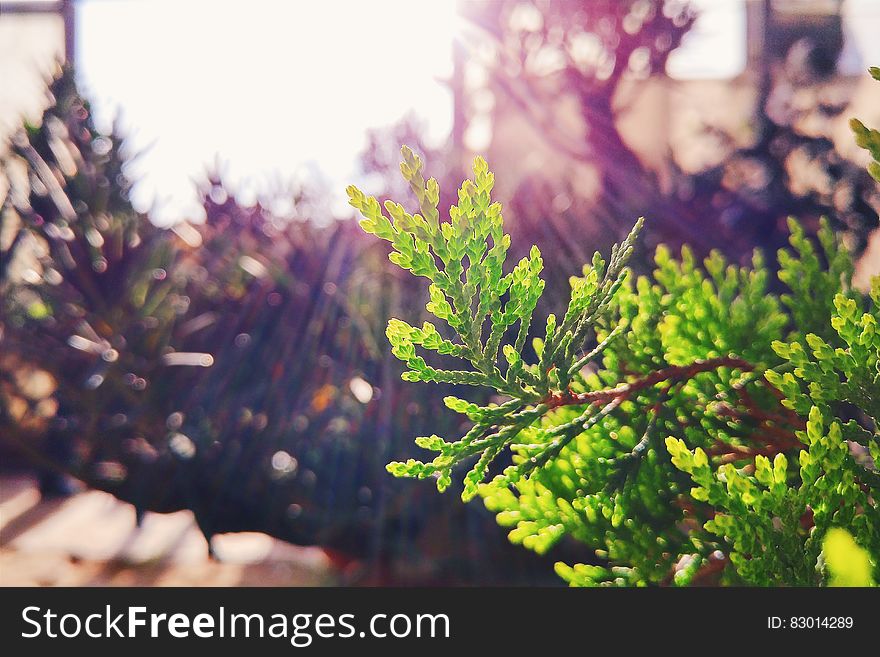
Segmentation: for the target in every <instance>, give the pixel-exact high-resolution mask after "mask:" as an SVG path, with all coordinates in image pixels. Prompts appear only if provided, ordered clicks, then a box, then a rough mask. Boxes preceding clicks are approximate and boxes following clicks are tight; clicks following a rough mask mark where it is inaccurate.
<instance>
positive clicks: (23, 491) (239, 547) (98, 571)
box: [0, 475, 335, 586]
mask: <svg viewBox="0 0 880 657" xmlns="http://www.w3.org/2000/svg"><path fill="white" fill-rule="evenodd" d="M214 548H215V551H216V552H217V555H218V557H219V561H212V560H210V559H209V558H208V555H207V546H206V544H205V539H204V538H203V537H202V535H201V533H200V532H199V530H198V528H197V527H196V525H195V521H194V520H193V517H192V514H191V513H190V512H189V511H180V512H178V513H172V514H156V513H148V514H147V515H146V517H145V518H144V522H143V524H142V526H141V527H140V528H138V527H137V526H136V525H135V515H134V509H133V507H131V505H129V504H126V503H124V502H120V501H118V500H117V499H115V498H114V497H113V496H112V495H109V494H107V493H103V492H99V491H86V492H82V493H78V494H76V495H73V496H72V497H69V498H66V499H58V500H47V501H41V500H40V495H39V493H38V492H37V488H36V482H35V481H34V480H33V479H31V478H30V477H27V476H23V475H2V476H0V586H320V585H327V584H333V583H334V579H335V578H334V576H333V575H334V570H333V569H332V567H331V564H330V561H329V559H328V558H327V557H326V555H325V554H324V552H323V551H321V550H319V549H317V548H301V547H296V546H293V545H290V544H288V543H284V542H282V541H278V540H275V539H273V538H271V537H269V536H266V535H265V534H257V533H247V534H227V535H223V536H217V537H216V538H215V539H214Z"/></svg>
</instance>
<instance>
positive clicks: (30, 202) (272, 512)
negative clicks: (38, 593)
mask: <svg viewBox="0 0 880 657" xmlns="http://www.w3.org/2000/svg"><path fill="white" fill-rule="evenodd" d="M50 91H51V95H52V98H53V104H52V106H51V107H50V108H49V109H48V110H47V111H46V113H45V115H44V117H43V121H42V122H41V124H40V125H39V126H28V127H27V129H26V131H24V132H22V133H20V134H18V135H17V136H16V137H15V139H14V142H13V144H12V146H13V148H12V151H13V156H12V157H10V158H9V160H8V161H7V162H4V170H5V171H6V172H8V175H9V178H10V179H11V180H12V181H13V189H12V191H11V193H10V194H9V197H8V198H7V201H6V203H5V204H4V208H3V212H2V215H0V216H2V231H0V233H2V234H3V235H6V236H10V237H8V238H4V239H2V240H0V244H2V245H4V248H3V250H2V268H0V276H2V278H0V286H2V293H3V294H2V299H3V301H2V303H3V307H2V317H0V329H2V333H0V336H2V338H0V339H2V343H3V357H2V361H0V381H2V384H0V385H2V387H0V435H2V436H3V437H4V438H5V439H6V440H7V441H9V442H11V443H14V445H15V446H16V448H17V449H20V450H23V451H25V452H26V453H28V454H29V455H30V456H31V457H32V458H33V459H34V460H35V461H36V462H38V463H39V464H40V465H42V466H43V467H44V468H47V469H49V470H50V471H60V472H69V473H72V474H73V475H75V476H76V477H78V478H79V479H81V480H83V481H84V482H86V483H87V484H88V485H90V486H93V487H96V488H99V489H102V490H106V491H109V492H111V493H113V494H114V495H116V496H117V497H119V498H120V499H123V500H126V501H129V502H131V503H132V504H133V505H134V506H135V508H136V510H137V514H138V516H139V517H140V516H141V515H142V514H143V513H144V512H145V511H159V512H170V511H176V510H179V509H184V508H187V509H191V510H192V511H193V512H194V514H195V518H196V521H197V522H198V525H199V527H200V528H201V529H202V531H203V532H204V534H205V536H206V538H208V540H209V541H210V538H211V536H213V535H214V534H216V533H222V532H229V531H264V532H267V533H269V534H271V535H273V536H276V537H279V538H282V539H284V540H288V541H291V542H294V543H297V544H301V545H320V546H323V547H325V548H328V549H330V550H333V551H335V552H337V553H339V554H341V555H344V557H345V558H346V559H353V560H362V561H366V562H368V563H369V564H371V565H372V566H374V567H375V568H380V569H381V572H384V573H385V574H386V575H387V576H390V577H392V578H393V580H392V581H421V582H425V581H468V582H480V581H482V582H487V583H490V582H501V581H523V582H535V581H541V580H543V577H544V575H543V571H544V570H545V568H536V567H534V566H536V565H537V564H536V563H535V561H534V560H533V559H531V558H524V557H523V556H522V555H520V554H518V552H517V551H515V550H513V549H512V548H510V547H509V546H508V545H507V543H506V541H504V539H503V537H500V536H498V532H497V531H495V528H494V521H493V520H492V518H491V516H489V515H488V514H486V513H482V512H475V511H474V510H472V509H462V508H460V505H456V504H453V503H449V502H446V501H438V500H437V499H436V496H432V495H430V494H429V491H426V494H425V496H424V497H421V496H420V495H419V494H418V493H417V494H415V495H413V492H412V491H411V490H407V489H406V487H405V486H399V485H398V484H397V483H396V482H394V481H393V480H391V479H390V478H388V477H387V474H386V473H385V470H384V464H385V463H386V462H387V460H388V458H389V457H390V454H392V453H395V452H396V453H399V450H401V449H404V448H405V447H404V446H405V445H406V444H407V443H408V436H409V435H411V434H412V433H413V432H419V431H421V432H424V431H426V430H428V429H429V428H430V430H435V429H436V428H437V427H438V425H440V424H442V423H443V422H444V420H441V419H439V418H440V417H441V414H440V413H434V412H433V411H435V410H439V407H440V406H442V402H441V401H440V400H436V399H430V398H429V397H430V395H427V394H425V393H423V392H422V391H419V390H416V391H411V390H405V389H402V388H398V387H397V386H394V385H392V380H394V379H397V369H396V365H393V364H392V363H391V359H390V356H388V355H387V354H386V353H385V351H384V350H383V349H381V348H380V347H379V345H380V344H381V342H380V340H382V339H383V336H382V332H383V329H384V318H385V316H387V315H388V314H393V313H396V312H400V311H401V310H405V312H409V313H418V312H423V304H424V299H422V298H421V296H422V295H420V294H413V293H412V290H411V289H410V288H412V284H409V283H408V282H407V283H403V282H402V281H401V277H399V276H398V275H397V274H395V273H393V272H392V271H391V268H390V267H388V266H386V265H387V264H388V263H387V260H385V257H384V255H385V254H384V252H383V251H382V250H381V249H377V248H376V247H375V246H374V245H372V244H369V243H368V242H367V241H366V240H365V239H364V236H363V235H362V233H361V231H359V229H358V227H357V226H356V225H355V224H354V223H353V222H345V221H343V222H334V223H332V224H330V225H327V226H316V225H314V224H311V223H309V222H307V221H303V220H298V219H293V220H279V219H278V218H276V217H274V216H273V215H272V214H271V213H270V212H269V211H268V210H267V209H266V208H265V207H263V206H262V205H260V204H257V205H255V206H252V207H242V206H240V205H238V204H237V203H236V201H235V200H234V198H233V197H232V195H231V194H230V193H229V192H228V191H227V190H226V189H225V188H224V186H223V184H222V181H221V180H220V179H219V178H218V177H216V176H209V179H208V180H207V182H206V183H205V185H204V186H203V188H202V190H201V191H202V197H203V203H204V207H205V210H206V215H207V221H206V222H205V223H204V224H203V225H189V224H179V225H177V226H175V227H174V228H173V229H171V230H166V229H161V228H157V227H156V226H154V225H153V224H151V223H150V222H149V221H148V220H147V218H146V217H144V216H142V215H139V214H138V213H136V212H135V211H134V210H133V209H132V208H131V205H130V204H129V201H128V196H127V190H128V187H129V181H128V179H127V178H126V175H125V163H126V158H125V148H124V145H123V141H122V139H121V138H120V136H119V135H116V134H114V135H102V134H100V133H99V132H98V131H97V130H96V129H95V127H94V125H93V124H92V120H91V116H90V113H89V107H88V104H87V103H85V102H84V101H83V100H82V99H81V98H80V97H79V96H78V94H77V92H76V89H75V86H74V84H73V81H72V75H71V73H70V71H66V72H65V73H64V74H63V75H62V76H61V77H59V78H58V79H56V80H55V81H54V83H53V84H52V85H51V89H50ZM20 174H23V175H20ZM407 284H408V285H409V287H407ZM40 373H43V374H42V376H43V377H44V378H45V373H48V375H49V376H50V379H49V384H48V385H46V386H44V387H45V389H44V390H43V391H42V394H31V393H29V392H28V386H29V384H30V383H31V382H32V381H33V378H34V376H38V375H40ZM30 387H31V388H32V387H33V386H32V385H31V386H30ZM413 393H415V394H413ZM29 395H30V396H29ZM447 421H448V420H447ZM450 428H451V427H450ZM398 443H399V444H398ZM426 517H432V518H438V517H439V518H440V519H441V520H440V522H439V524H435V523H433V522H432V525H431V527H430V531H431V534H430V535H428V534H426V533H425V531H424V529H425V528H424V527H423V525H422V519H423V518H426ZM489 555H491V559H490V558H489ZM377 572H380V571H378V570H375V569H374V570H372V571H368V575H367V576H370V577H376V576H377Z"/></svg>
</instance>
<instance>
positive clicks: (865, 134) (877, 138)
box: [849, 66, 880, 182]
mask: <svg viewBox="0 0 880 657" xmlns="http://www.w3.org/2000/svg"><path fill="white" fill-rule="evenodd" d="M869 72H870V74H871V77H872V78H874V79H875V80H877V81H880V67H877V66H872V67H871V68H870V69H869ZM849 125H850V127H851V128H852V131H853V133H854V134H855V137H856V143H857V144H858V145H859V147H860V148H864V149H865V150H866V151H868V152H869V153H870V154H871V159H872V160H873V161H872V162H870V163H869V164H868V173H870V174H871V176H872V177H873V178H874V180H876V181H877V182H880V131H877V130H876V129H874V128H868V127H866V126H865V124H864V123H862V122H861V121H859V120H858V119H850V122H849Z"/></svg>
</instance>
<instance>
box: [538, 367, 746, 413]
mask: <svg viewBox="0 0 880 657" xmlns="http://www.w3.org/2000/svg"><path fill="white" fill-rule="evenodd" d="M719 367H729V368H732V369H740V370H743V371H745V372H751V371H752V370H754V369H755V368H754V365H752V364H751V363H749V362H748V361H745V360H743V359H741V358H737V357H736V356H721V357H718V358H709V359H707V360H697V361H694V362H693V363H691V364H690V365H671V366H669V367H664V368H663V369H661V370H657V371H655V372H651V373H650V374H648V375H646V376H644V377H642V378H641V379H637V380H635V381H632V382H631V383H624V384H622V385H619V386H616V387H614V388H608V389H606V390H588V391H587V392H581V393H577V394H574V393H572V392H570V391H568V392H564V393H554V394H551V395H549V396H548V397H547V398H546V399H545V400H543V402H542V403H543V404H545V405H546V406H547V407H548V410H550V409H553V408H558V407H560V406H578V405H581V404H591V405H592V404H607V403H608V402H610V401H613V400H615V399H621V400H626V399H629V398H630V397H631V396H632V395H633V394H634V393H637V392H639V391H640V390H644V389H645V388H650V387H651V386H654V385H657V384H658V383H662V382H664V381H670V382H675V381H687V380H688V379H692V378H694V377H695V376H696V375H697V374H701V373H703V372H711V371H712V370H716V369H718V368H719Z"/></svg>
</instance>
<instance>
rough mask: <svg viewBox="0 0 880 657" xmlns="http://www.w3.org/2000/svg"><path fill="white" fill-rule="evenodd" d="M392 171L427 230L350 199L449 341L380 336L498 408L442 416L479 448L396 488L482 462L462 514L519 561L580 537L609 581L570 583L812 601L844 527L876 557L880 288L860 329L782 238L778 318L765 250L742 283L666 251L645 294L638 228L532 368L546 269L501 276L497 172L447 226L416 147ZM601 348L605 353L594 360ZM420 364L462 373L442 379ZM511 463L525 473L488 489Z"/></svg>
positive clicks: (597, 266) (426, 442)
mask: <svg viewBox="0 0 880 657" xmlns="http://www.w3.org/2000/svg"><path fill="white" fill-rule="evenodd" d="M400 169H401V172H402V173H403V177H404V178H405V179H406V180H407V182H408V183H409V184H410V186H411V187H412V189H413V191H414V192H415V195H416V197H417V198H418V200H419V209H420V214H409V213H408V212H407V211H406V210H405V209H404V208H403V207H402V206H401V205H399V204H397V203H394V202H391V201H389V202H386V203H385V205H384V210H383V207H382V206H381V205H380V204H379V203H378V201H377V200H376V199H375V198H373V197H368V196H366V195H364V194H363V193H362V192H361V191H360V190H358V189H357V188H355V187H350V188H349V190H348V193H349V196H350V199H351V204H352V205H353V206H354V207H355V208H357V209H358V210H359V211H360V212H361V213H362V214H363V216H364V220H363V221H362V222H361V226H362V228H363V229H364V230H365V231H366V232H368V233H371V234H374V235H376V236H377V237H379V238H381V239H383V240H387V241H389V242H390V243H391V245H392V248H393V251H392V253H391V255H390V256H389V257H390V259H391V260H392V262H394V263H395V264H397V265H398V266H400V267H401V268H403V269H407V270H409V271H411V272H412V273H413V274H414V275H416V276H421V277H425V278H428V279H429V280H430V281H431V285H430V287H429V291H430V298H431V300H430V302H429V303H428V306H427V309H428V310H429V311H430V312H431V313H432V314H433V315H435V316H436V317H437V318H438V319H440V320H443V321H444V322H445V324H446V325H448V330H447V329H446V327H440V328H439V329H438V327H436V326H435V325H433V324H431V323H428V322H426V323H424V324H423V326H422V327H421V328H417V327H414V326H411V325H409V324H407V323H405V322H403V321H401V320H398V319H392V320H391V321H390V322H389V324H388V329H387V335H388V338H389V341H390V343H391V345H392V352H393V353H394V355H395V356H396V357H397V358H399V359H400V360H402V361H404V362H405V363H406V365H407V368H408V370H407V371H405V372H404V374H403V378H404V380H407V381H421V382H435V383H455V384H467V385H472V386H484V387H489V388H492V389H494V390H495V391H496V392H497V393H498V394H499V395H500V398H499V399H498V402H497V403H492V404H488V405H478V404H475V403H472V402H468V401H466V400H464V399H459V398H457V397H446V398H445V399H444V401H445V403H446V405H447V406H448V407H449V408H451V409H452V410H455V411H457V412H459V413H461V414H464V415H465V416H466V417H467V418H468V419H469V420H470V421H471V423H472V428H471V429H470V430H469V431H467V433H465V435H464V436H463V437H462V438H460V439H459V440H456V441H453V442H449V441H447V440H445V439H443V438H441V437H439V436H437V435H431V436H426V437H421V438H417V439H416V444H417V445H419V446H420V447H422V448H424V449H427V450H430V451H434V452H437V453H438V454H437V456H436V457H435V458H434V459H433V460H432V461H429V462H422V461H418V460H415V459H411V460H408V461H406V462H392V463H390V464H389V466H388V469H389V471H390V472H391V473H392V474H394V475H395V476H398V477H401V476H402V477H416V478H419V479H424V478H430V479H435V480H436V484H437V487H438V488H439V489H440V490H441V491H442V490H444V489H445V488H446V487H448V486H449V485H450V483H451V481H452V471H453V468H454V467H455V466H457V465H460V464H462V463H463V462H468V463H469V464H472V463H474V459H476V461H475V464H474V465H473V467H472V468H471V470H470V471H469V472H468V474H467V475H465V477H464V492H463V494H462V497H463V499H464V500H468V499H470V498H472V497H473V496H474V495H476V494H478V493H479V494H480V495H481V496H482V497H483V498H484V500H485V504H486V506H487V507H488V508H489V509H491V510H492V511H495V512H497V513H498V522H499V523H500V524H502V525H507V526H512V527H513V530H512V531H511V532H510V534H509V537H510V540H511V541H512V542H514V543H522V544H523V545H524V546H525V547H527V548H529V549H531V550H534V551H536V552H539V553H544V552H547V551H548V550H549V549H550V548H551V547H553V546H554V545H555V544H556V543H558V542H559V541H560V540H561V539H562V538H563V537H566V536H571V537H574V538H576V539H577V540H579V541H581V542H583V543H585V544H586V546H587V547H588V548H589V549H590V550H591V551H595V554H596V556H597V557H599V558H600V559H601V560H602V561H603V562H604V563H602V564H597V565H584V564H579V565H575V566H567V565H564V564H558V565H557V572H558V573H559V574H560V575H561V576H562V577H563V578H564V579H566V580H567V581H569V582H570V583H571V584H581V585H583V584H609V585H626V584H631V585H633V584H634V585H641V584H661V583H675V584H678V585H685V584H693V583H697V582H720V583H724V584H734V583H745V584H751V585H818V584H822V583H825V582H826V578H825V576H824V574H823V573H822V572H821V568H820V559H819V556H820V552H821V549H822V547H821V546H822V542H821V541H822V539H823V537H824V536H825V535H826V533H827V532H828V531H829V530H830V529H831V528H833V527H845V528H847V529H848V530H849V531H851V532H852V534H853V536H854V537H855V540H856V541H857V542H858V543H859V544H860V545H862V546H864V547H866V548H868V549H869V551H870V552H871V553H872V554H875V555H877V554H880V508H878V504H877V491H878V488H880V473H878V472H877V467H876V465H875V463H876V459H877V458H878V456H880V440H878V437H880V435H878V433H877V427H878V420H880V408H878V406H877V402H878V397H877V396H878V394H880V374H878V364H880V333H878V332H877V331H876V326H877V322H878V320H880V278H878V279H875V282H874V286H873V288H872V292H871V299H872V301H873V308H871V309H869V305H870V302H869V301H868V300H866V299H864V298H863V297H862V296H861V295H860V294H859V293H858V292H856V291H855V290H853V289H852V286H851V278H852V271H853V267H852V261H851V259H850V256H849V254H848V253H847V252H845V251H844V250H842V249H841V248H840V247H839V244H838V243H837V241H836V239H835V237H834V235H833V233H832V232H831V229H830V227H829V225H828V224H827V223H823V226H822V228H821V230H820V232H819V241H820V243H821V247H822V253H821V258H820V254H819V253H818V252H817V251H816V250H815V248H814V247H813V245H812V243H811V242H810V241H809V240H808V239H807V237H806V236H805V234H804V231H803V229H802V228H801V227H800V225H799V224H797V223H796V222H794V221H793V220H792V221H791V222H790V225H789V226H790V231H791V237H790V242H791V246H792V248H793V251H785V250H783V251H781V252H780V254H779V264H780V268H781V269H780V279H781V280H782V282H783V283H785V284H786V285H787V286H788V287H789V289H790V292H789V293H788V294H786V295H783V296H782V297H777V296H776V295H773V294H770V293H768V281H769V273H768V271H767V268H766V266H765V265H764V262H763V258H762V257H761V256H760V253H759V252H758V251H756V252H755V254H754V256H753V265H752V267H751V268H746V267H742V268H738V267H735V266H733V265H728V264H727V262H726V261H725V259H724V258H723V257H722V256H721V255H720V254H719V253H717V252H714V253H713V254H712V255H710V256H709V257H708V258H706V259H705V260H704V261H703V266H702V267H701V266H700V265H699V264H698V261H697V260H696V259H695V257H694V256H693V254H692V252H691V251H690V250H689V249H683V250H682V254H681V259H680V260H676V259H674V258H673V257H672V256H671V254H670V252H669V251H668V250H667V249H665V248H660V249H658V250H657V252H656V256H655V260H656V264H657V269H656V270H655V271H654V273H653V276H651V277H647V276H641V277H638V278H637V279H636V278H634V277H633V276H632V275H630V274H628V273H627V272H626V270H625V268H624V267H625V264H626V261H627V259H628V258H629V256H630V255H631V253H632V245H633V242H634V239H635V236H636V235H637V233H638V230H639V228H640V227H641V221H639V222H638V223H637V224H636V227H635V228H634V229H633V231H632V232H631V233H630V235H629V236H628V237H627V238H626V240H624V242H623V243H622V244H620V245H619V246H615V247H614V248H613V249H612V252H611V257H610V259H609V260H608V261H607V262H606V261H605V260H604V259H603V258H602V257H601V256H600V255H599V254H598V253H597V254H596V255H594V257H593V259H592V264H591V265H588V266H585V267H584V270H583V276H582V277H576V278H573V279H572V281H571V300H570V302H569V304H568V309H567V310H566V312H565V315H564V317H563V318H562V319H561V320H558V321H557V319H556V317H555V316H554V315H550V317H549V318H548V320H547V324H546V331H545V337H544V338H542V339H536V340H535V343H536V344H535V347H534V351H535V354H536V358H535V359H534V360H532V359H530V358H529V357H528V356H527V355H526V354H525V353H524V347H525V342H526V339H527V336H528V334H529V329H530V325H531V321H532V315H533V312H534V309H535V306H536V304H537V301H538V298H539V297H540V296H541V294H542V292H543V289H544V284H543V281H542V280H541V278H540V272H541V269H542V259H541V255H540V253H539V251H538V249H537V248H536V247H532V249H531V252H530V255H529V257H528V258H523V259H522V260H521V261H520V262H519V263H518V264H517V265H516V266H515V267H514V268H513V269H512V271H510V272H509V273H506V274H505V273H504V264H505V259H506V254H507V251H508V248H509V246H510V238H509V237H508V236H507V235H505V234H504V233H503V221H502V217H501V206H500V204H498V203H493V202H492V200H491V196H490V194H491V191H492V187H493V185H494V176H493V175H492V174H491V173H490V172H489V171H488V167H487V165H486V163H485V161H483V160H482V159H481V158H477V160H476V162H475V164H474V177H473V179H472V180H467V181H465V182H464V184H463V185H462V186H461V188H460V190H459V202H458V204H457V205H456V206H453V207H452V208H451V209H450V212H449V221H448V222H446V221H441V219H440V216H439V212H438V210H437V199H438V197H439V187H438V183H437V181H436V180H434V179H429V180H427V181H426V180H425V179H424V177H423V175H422V163H421V161H420V159H419V158H418V157H416V156H415V155H414V154H413V153H412V151H410V150H409V149H407V148H404V149H403V162H402V163H401V165H400ZM386 212H387V215H386V214H385V213H386ZM389 217H390V218H389ZM823 260H824V262H825V263H826V264H825V265H823V264H822V262H823ZM786 311H787V312H786ZM513 326H517V327H518V330H517V332H516V333H515V335H516V337H515V339H512V340H509V341H506V340H505V336H506V335H508V334H509V333H510V332H509V329H510V328H511V327H513ZM590 334H593V335H595V340H596V343H597V346H596V347H595V348H593V349H591V350H589V351H587V352H586V353H583V351H582V349H583V345H584V343H585V341H586V339H587V337H588V336H589V335H590ZM783 338H784V339H785V340H786V342H782V339H783ZM417 348H421V349H422V350H426V351H435V352H437V353H438V354H441V355H445V356H447V357H452V358H458V359H463V360H465V361H468V362H470V364H471V367H470V368H469V369H465V370H447V369H439V368H436V367H433V366H431V365H429V364H428V363H427V362H426V361H425V360H424V358H423V357H422V355H421V354H420V353H419V352H418V351H417ZM807 349H809V350H810V352H808V351H806V350H807ZM499 351H500V353H501V354H503V357H504V358H503V362H504V364H503V365H502V364H501V361H502V359H501V358H500V356H499ZM808 353H812V357H811V356H809V355H808ZM802 384H803V386H805V387H806V392H802V391H801V387H802ZM804 416H808V417H809V419H808V421H806V422H805V421H804V419H803V418H804ZM843 416H849V417H850V418H851V419H849V421H847V422H844V421H843V419H842V418H843ZM853 445H856V446H861V447H854V446H853ZM505 448H508V449H509V450H510V451H511V452H512V454H513V463H512V464H511V465H509V466H507V467H505V468H504V469H503V470H502V472H501V473H500V474H496V475H495V476H494V478H492V479H491V481H490V482H489V483H483V482H484V480H485V479H486V477H487V475H488V473H489V472H490V470H491V467H492V465H493V462H494V461H495V460H496V459H497V458H498V457H499V456H500V455H501V454H502V452H503V451H504V450H505ZM771 459H772V461H771Z"/></svg>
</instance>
